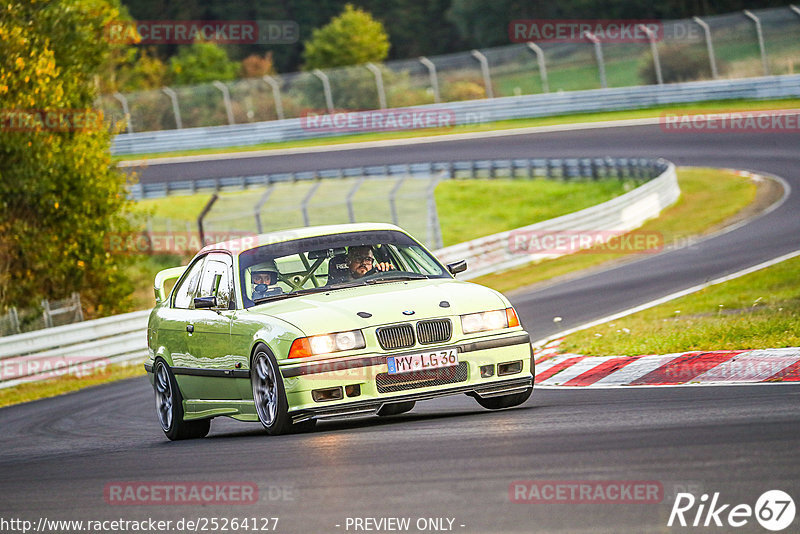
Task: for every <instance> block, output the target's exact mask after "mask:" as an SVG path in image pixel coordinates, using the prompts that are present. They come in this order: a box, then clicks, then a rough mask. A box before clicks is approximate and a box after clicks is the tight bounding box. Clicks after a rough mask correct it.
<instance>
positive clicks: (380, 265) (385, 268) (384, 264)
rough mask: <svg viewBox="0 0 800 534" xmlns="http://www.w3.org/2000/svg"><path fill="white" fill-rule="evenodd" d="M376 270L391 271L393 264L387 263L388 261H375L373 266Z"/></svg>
mask: <svg viewBox="0 0 800 534" xmlns="http://www.w3.org/2000/svg"><path fill="white" fill-rule="evenodd" d="M373 268H374V269H375V270H376V271H381V272H383V271H391V270H393V269H394V265H392V264H391V263H389V262H388V261H382V262H380V263H376V264H375V265H374V267H373Z"/></svg>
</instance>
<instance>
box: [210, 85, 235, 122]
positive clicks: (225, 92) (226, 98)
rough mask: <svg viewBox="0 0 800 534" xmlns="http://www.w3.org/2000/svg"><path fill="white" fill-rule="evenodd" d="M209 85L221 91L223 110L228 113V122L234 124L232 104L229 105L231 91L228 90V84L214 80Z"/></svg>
mask: <svg viewBox="0 0 800 534" xmlns="http://www.w3.org/2000/svg"><path fill="white" fill-rule="evenodd" d="M211 85H213V86H214V87H216V88H217V89H219V90H220V91H222V101H223V102H224V103H225V112H226V113H227V114H228V124H231V125H233V124H236V121H234V120H233V106H232V105H231V92H230V91H228V86H227V85H225V84H224V83H222V82H220V81H218V80H214V81H213V82H211Z"/></svg>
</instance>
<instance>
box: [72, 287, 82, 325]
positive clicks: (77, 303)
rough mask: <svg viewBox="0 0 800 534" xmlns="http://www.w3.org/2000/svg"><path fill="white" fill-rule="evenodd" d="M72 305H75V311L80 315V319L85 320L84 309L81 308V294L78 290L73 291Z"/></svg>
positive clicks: (79, 320)
mask: <svg viewBox="0 0 800 534" xmlns="http://www.w3.org/2000/svg"><path fill="white" fill-rule="evenodd" d="M72 305H73V306H75V311H76V312H77V313H76V315H77V316H78V321H77V322H81V321H83V309H82V308H81V294H80V293H78V292H77V291H75V292H73V293H72Z"/></svg>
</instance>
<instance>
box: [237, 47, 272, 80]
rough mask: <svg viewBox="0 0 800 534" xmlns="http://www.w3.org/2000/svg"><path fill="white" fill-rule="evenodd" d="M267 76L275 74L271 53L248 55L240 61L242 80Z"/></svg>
mask: <svg viewBox="0 0 800 534" xmlns="http://www.w3.org/2000/svg"><path fill="white" fill-rule="evenodd" d="M267 74H275V65H274V64H273V61H272V52H267V53H266V54H264V55H263V56H262V55H259V54H250V55H249V56H247V57H246V58H244V59H243V60H242V70H241V75H242V78H261V77H262V76H266V75H267Z"/></svg>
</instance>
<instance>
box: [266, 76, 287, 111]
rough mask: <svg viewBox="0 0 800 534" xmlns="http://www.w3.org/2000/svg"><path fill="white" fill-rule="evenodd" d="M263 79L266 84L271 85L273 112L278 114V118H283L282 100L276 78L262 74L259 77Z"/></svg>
mask: <svg viewBox="0 0 800 534" xmlns="http://www.w3.org/2000/svg"><path fill="white" fill-rule="evenodd" d="M261 79H262V80H264V81H265V82H266V83H267V85H269V86H270V87H272V100H273V101H274V102H275V114H276V115H277V116H278V120H281V121H282V120H283V119H284V116H283V100H281V86H280V84H279V83H278V80H276V79H275V78H273V77H272V76H269V75H267V76H263V77H262V78H261Z"/></svg>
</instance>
